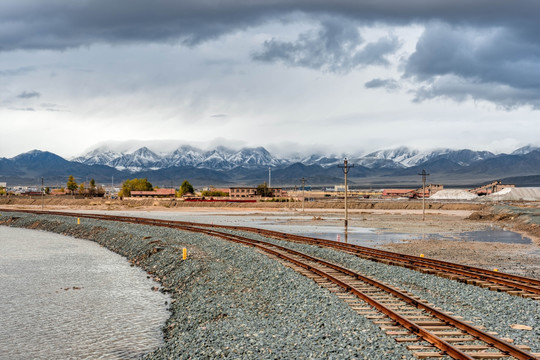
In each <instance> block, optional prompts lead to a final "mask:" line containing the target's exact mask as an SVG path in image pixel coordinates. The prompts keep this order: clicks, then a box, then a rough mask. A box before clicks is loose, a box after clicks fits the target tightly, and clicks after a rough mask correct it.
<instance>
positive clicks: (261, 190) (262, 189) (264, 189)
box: [257, 182, 272, 197]
mask: <svg viewBox="0 0 540 360" xmlns="http://www.w3.org/2000/svg"><path fill="white" fill-rule="evenodd" d="M257 195H260V196H262V197H269V196H272V190H271V189H270V188H269V187H268V185H267V184H266V182H264V183H262V184H260V185H259V186H257Z"/></svg>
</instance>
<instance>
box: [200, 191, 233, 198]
mask: <svg viewBox="0 0 540 360" xmlns="http://www.w3.org/2000/svg"><path fill="white" fill-rule="evenodd" d="M201 195H202V196H214V197H219V196H229V193H227V192H225V191H219V190H216V189H210V190H204V191H202V192H201Z"/></svg>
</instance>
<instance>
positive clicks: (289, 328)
mask: <svg viewBox="0 0 540 360" xmlns="http://www.w3.org/2000/svg"><path fill="white" fill-rule="evenodd" d="M12 216H13V218H12ZM0 224H3V225H8V226H16V227H24V228H35V229H40V230H46V231H51V232H56V233H60V234H65V235H69V236H74V237H79V238H84V239H89V240H94V241H96V242H98V243H100V244H102V245H103V246H105V247H107V248H109V249H110V250H112V251H115V252H117V253H119V254H121V255H123V256H125V257H127V258H128V259H129V260H130V261H131V262H132V263H133V264H136V265H137V266H141V267H142V268H143V269H145V270H146V271H148V272H149V273H150V274H151V275H152V276H154V277H155V278H156V280H158V281H160V282H161V284H162V291H166V292H168V293H170V296H171V298H172V301H171V302H172V304H171V306H170V310H171V317H170V318H169V320H168V321H167V323H166V325H165V327H164V337H165V340H164V341H165V342H164V344H163V346H162V347H160V348H159V349H157V350H156V351H155V352H153V353H151V354H148V355H147V356H146V358H147V359H169V358H171V359H172V358H174V359H190V358H235V359H237V358H245V359H353V358H356V359H412V358H413V356H412V354H411V353H410V352H408V351H407V350H406V349H405V347H404V345H402V344H398V343H396V342H395V341H394V340H393V339H391V338H389V337H388V336H386V335H385V334H384V332H383V331H381V330H380V329H379V328H378V326H376V325H374V324H373V323H372V322H371V321H369V320H367V319H365V318H364V317H361V316H359V315H357V314H356V313H354V312H353V311H352V310H351V309H350V308H349V307H348V306H347V305H345V303H343V302H342V301H341V300H339V299H338V298H337V297H335V296H334V295H332V294H331V293H329V292H328V291H326V290H324V289H321V288H319V287H318V286H317V285H316V284H315V283H314V282H313V281H311V280H309V279H307V278H305V277H303V276H301V275H300V274H298V273H296V272H294V271H293V270H291V269H289V268H286V267H284V266H282V265H280V264H279V263H277V262H275V261H273V260H270V259H269V258H268V257H266V256H265V255H263V254H260V253H258V252H256V251H254V250H253V249H252V248H248V247H245V246H242V245H237V244H233V243H229V242H226V241H223V240H220V239H215V238H212V237H209V236H205V235H201V234H194V233H187V232H182V231H178V230H172V229H167V228H157V227H148V226H143V225H134V224H121V223H116V222H106V221H97V220H90V219H83V218H82V219H81V225H77V224H76V219H74V218H69V217H59V216H32V215H27V214H20V213H11V214H10V213H2V217H0ZM183 247H186V248H187V249H188V251H189V255H188V260H186V261H181V260H180V259H181V256H182V248H183ZM311 251H314V252H318V251H323V252H327V251H326V250H316V249H313V250H311ZM332 253H333V252H329V253H328V255H325V256H338V257H343V261H345V262H346V263H349V262H351V263H359V264H360V263H362V261H360V260H358V259H354V258H351V257H348V256H346V255H339V254H332ZM351 267H352V266H351ZM389 271H390V270H389ZM392 271H396V272H400V271H404V270H403V269H401V268H399V269H396V270H392ZM418 275H420V274H418ZM537 311H538V309H537ZM536 315H537V316H538V312H537V313H536ZM531 319H532V320H534V319H535V318H534V317H532V318H531ZM536 319H537V318H536Z"/></svg>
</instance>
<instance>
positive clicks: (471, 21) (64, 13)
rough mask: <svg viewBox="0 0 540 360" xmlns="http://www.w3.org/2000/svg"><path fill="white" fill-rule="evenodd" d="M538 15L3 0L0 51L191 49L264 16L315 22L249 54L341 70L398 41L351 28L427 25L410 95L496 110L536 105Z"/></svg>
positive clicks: (499, 4) (428, 0) (405, 5)
mask: <svg viewBox="0 0 540 360" xmlns="http://www.w3.org/2000/svg"><path fill="white" fill-rule="evenodd" d="M539 14H540V1H538V0H521V1H520V0H518V1H507V0H475V1H470V0H408V1H403V0H378V1H357V0H336V1H327V0H260V1H251V0H228V1H227V0H224V1H219V2H217V1H201V0H182V1H177V0H155V1H147V0H116V1H110V0H92V1H72V0H50V1H43V0H25V1H20V0H5V1H2V2H1V3H0V51H12V50H19V49H53V50H63V49H68V48H73V47H80V46H90V45H92V44H96V43H107V44H124V43H134V42H137V43H145V42H171V43H175V42H179V43H182V44H184V45H188V46H195V45H197V44H199V43H201V42H204V41H207V40H210V39H215V38H218V37H220V36H222V35H224V34H229V33H232V32H235V31H241V30H246V29H249V28H250V27H254V26H258V25H261V24H263V23H265V22H267V21H282V20H284V19H286V18H288V19H289V20H291V19H292V18H294V16H305V17H308V18H310V20H311V21H315V22H319V23H320V24H321V27H320V29H319V30H318V31H317V30H314V31H311V32H306V33H304V34H302V35H300V36H299V37H298V38H297V39H296V41H293V42H287V41H283V40H282V39H278V38H275V39H268V40H267V41H266V42H265V43H264V44H263V49H262V50H261V51H260V52H259V53H257V55H256V56H255V58H256V59H258V60H264V61H282V62H284V63H286V64H289V65H293V66H304V67H308V68H313V69H321V70H323V71H334V72H347V71H350V70H351V69H354V68H357V67H361V66H364V65H367V64H381V65H384V64H385V63H386V61H387V60H386V57H385V56H386V55H388V54H391V53H392V52H394V51H395V50H396V49H397V47H398V45H399V42H398V40H397V38H395V37H392V36H391V37H385V38H381V39H379V40H378V41H376V42H373V43H368V44H366V43H365V42H364V40H363V39H362V38H361V36H360V34H358V32H356V30H355V29H354V27H355V26H370V25H382V26H390V27H391V26H396V25H425V24H428V25H427V28H426V32H425V33H424V35H423V36H422V38H421V39H420V41H419V43H418V45H417V48H416V52H415V53H414V54H413V55H412V56H411V57H410V59H408V60H407V59H406V60H405V69H406V70H405V76H406V77H407V78H408V79H412V80H413V81H418V82H420V85H418V86H419V88H418V91H417V93H416V100H417V101H421V100H422V99H429V98H434V97H438V96H446V97H449V98H453V99H458V98H459V97H464V98H465V97H472V98H475V99H485V100H489V101H493V102H497V103H499V104H502V106H505V107H508V104H515V105H510V107H512V106H520V104H523V102H524V101H525V103H526V104H531V105H533V106H536V105H534V104H535V103H534V102H531V101H530V100H528V99H530V98H531V96H530V94H533V95H535V96H536V97H537V98H538V97H540V86H539V84H538V82H539V81H540V80H539V79H540V76H538V75H539V71H540V70H539V69H540V58H539V51H540V50H539V49H540V46H539V45H538V34H540V21H538V17H539ZM328 19H344V20H343V21H342V22H341V23H336V22H332V21H330V20H328ZM345 19H346V20H345ZM0 75H2V73H1V72H0ZM448 76H450V77H453V78H456V79H457V80H458V82H459V83H460V84H462V85H463V84H465V85H466V86H460V88H461V89H462V91H465V93H463V94H459V93H456V92H455V91H451V90H450V88H451V87H449V86H448V84H446V83H444V84H443V83H441V82H440V79H441V78H445V77H448ZM489 84H491V85H492V87H493V88H499V89H508V91H506V92H504V93H505V94H506V96H508V98H505V99H503V100H504V102H503V103H501V102H500V101H501V100H500V99H498V96H496V94H492V95H485V94H484V95H482V91H483V89H485V87H486V85H489ZM452 88H453V87H452ZM489 93H491V92H489ZM517 94H519V95H520V96H522V95H523V94H526V95H527V96H525V98H518V97H517V96H518V95H517ZM533 97H534V96H533Z"/></svg>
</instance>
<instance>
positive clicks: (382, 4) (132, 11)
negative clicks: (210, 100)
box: [0, 0, 540, 51]
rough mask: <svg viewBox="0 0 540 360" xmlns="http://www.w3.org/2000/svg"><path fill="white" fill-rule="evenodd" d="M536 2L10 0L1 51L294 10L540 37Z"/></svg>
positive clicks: (159, 35)
mask: <svg viewBox="0 0 540 360" xmlns="http://www.w3.org/2000/svg"><path fill="white" fill-rule="evenodd" d="M539 8H540V4H539V3H538V1H536V0H524V1H515V2H510V1H506V0H476V1H473V2H471V1H466V0H432V1H426V0H409V1H402V0H379V1H356V0H336V1H327V0H271V1H269V0H260V1H250V0H229V1H220V2H215V1H200V0H183V1H176V0H155V1H147V0H117V1H110V0H92V1H72V0H51V1H42V0H25V1H19V0H6V1H2V3H1V4H0V29H1V31H0V49H1V50H4V51H6V50H13V49H37V48H39V49H65V48H69V47H77V46H82V45H89V44H93V43H96V42H105V43H121V42H133V41H171V40H178V39H179V40H181V41H182V42H184V43H185V44H196V43H198V42H200V41H204V40H207V39H211V38H215V37H218V36H220V35H222V34H225V33H229V32H232V31H235V30H240V29H245V28H247V27H250V26H254V25H259V24H260V23H261V22H263V21H265V20H268V19H275V18H277V17H281V16H284V15H286V14H290V13H293V12H296V13H304V14H308V15H314V16H327V15H331V16H342V17H347V18H350V19H355V20H358V21H361V22H363V23H383V24H411V23H422V22H425V21H429V20H433V19H435V20H439V21H442V22H448V23H461V24H474V25H475V26H509V27H518V28H520V29H522V30H523V32H524V36H525V33H528V34H529V35H530V36H531V38H534V36H535V35H536V34H538V28H539V25H538V21H537V18H538V13H539Z"/></svg>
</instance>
